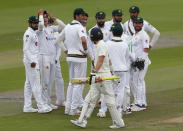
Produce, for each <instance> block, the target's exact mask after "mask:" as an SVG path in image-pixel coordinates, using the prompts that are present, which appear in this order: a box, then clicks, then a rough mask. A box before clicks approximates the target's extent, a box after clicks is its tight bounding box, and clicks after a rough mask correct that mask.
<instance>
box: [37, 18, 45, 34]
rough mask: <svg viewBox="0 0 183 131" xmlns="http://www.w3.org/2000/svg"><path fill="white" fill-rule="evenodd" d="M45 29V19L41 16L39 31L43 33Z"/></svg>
mask: <svg viewBox="0 0 183 131" xmlns="http://www.w3.org/2000/svg"><path fill="white" fill-rule="evenodd" d="M43 27H44V19H43V15H40V16H39V25H38V30H39V31H43Z"/></svg>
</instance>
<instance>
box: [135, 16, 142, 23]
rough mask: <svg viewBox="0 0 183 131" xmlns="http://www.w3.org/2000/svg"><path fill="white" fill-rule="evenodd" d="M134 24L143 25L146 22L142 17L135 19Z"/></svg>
mask: <svg viewBox="0 0 183 131" xmlns="http://www.w3.org/2000/svg"><path fill="white" fill-rule="evenodd" d="M133 22H134V23H143V22H144V20H143V18H141V17H136V18H134V20H133Z"/></svg>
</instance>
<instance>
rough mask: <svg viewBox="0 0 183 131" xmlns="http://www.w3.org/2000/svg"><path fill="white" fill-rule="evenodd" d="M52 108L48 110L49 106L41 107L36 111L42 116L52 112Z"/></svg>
mask: <svg viewBox="0 0 183 131" xmlns="http://www.w3.org/2000/svg"><path fill="white" fill-rule="evenodd" d="M52 110H53V109H52V108H50V107H49V106H46V105H45V106H43V107H41V108H40V109H38V113H42V114H44V113H49V112H52Z"/></svg>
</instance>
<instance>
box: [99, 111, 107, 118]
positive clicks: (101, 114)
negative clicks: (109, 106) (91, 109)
mask: <svg viewBox="0 0 183 131" xmlns="http://www.w3.org/2000/svg"><path fill="white" fill-rule="evenodd" d="M97 116H98V117H99V118H105V117H106V114H105V112H102V111H99V112H98V113H97Z"/></svg>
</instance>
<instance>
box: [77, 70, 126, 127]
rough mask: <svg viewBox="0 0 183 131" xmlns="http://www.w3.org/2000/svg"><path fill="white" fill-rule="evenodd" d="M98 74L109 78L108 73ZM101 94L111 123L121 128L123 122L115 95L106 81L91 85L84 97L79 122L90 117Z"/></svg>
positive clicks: (109, 83)
mask: <svg viewBox="0 0 183 131" xmlns="http://www.w3.org/2000/svg"><path fill="white" fill-rule="evenodd" d="M98 74H99V76H100V77H111V74H110V73H98ZM98 74H97V75H98ZM101 94H104V101H105V103H106V105H107V108H108V109H109V112H110V114H111V117H112V120H113V123H116V124H117V125H120V126H122V125H123V124H124V122H123V119H122V118H121V116H120V113H119V112H118V111H117V108H116V101H115V95H114V91H113V88H112V85H111V80H106V81H103V82H98V83H94V84H92V85H91V87H90V90H89V92H88V94H87V96H86V97H85V101H84V105H83V108H82V112H81V115H80V117H79V121H83V120H87V119H88V118H89V117H90V116H91V114H92V112H93V109H94V108H95V105H96V102H97V101H98V100H99V98H100V95H101Z"/></svg>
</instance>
